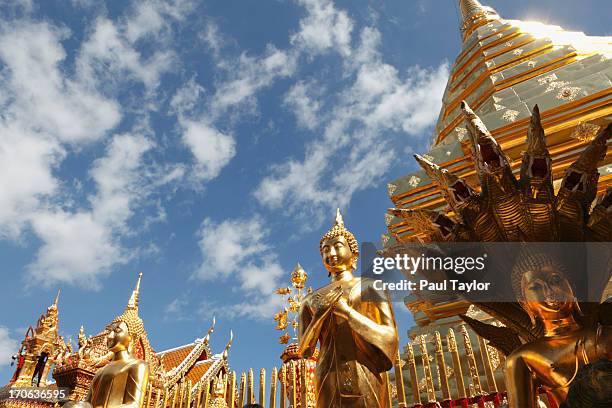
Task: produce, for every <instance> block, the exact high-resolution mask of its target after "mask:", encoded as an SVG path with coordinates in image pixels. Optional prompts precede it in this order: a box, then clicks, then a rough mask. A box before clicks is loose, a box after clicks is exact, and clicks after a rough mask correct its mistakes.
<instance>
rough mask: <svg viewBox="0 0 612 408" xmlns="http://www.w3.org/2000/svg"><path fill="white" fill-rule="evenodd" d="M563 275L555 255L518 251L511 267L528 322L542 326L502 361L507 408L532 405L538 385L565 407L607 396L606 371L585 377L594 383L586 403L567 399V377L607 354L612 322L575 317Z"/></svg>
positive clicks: (610, 354)
mask: <svg viewBox="0 0 612 408" xmlns="http://www.w3.org/2000/svg"><path fill="white" fill-rule="evenodd" d="M568 276H570V275H569V271H567V270H566V268H565V267H564V264H563V263H562V262H560V260H559V257H553V256H551V255H550V254H548V253H541V252H533V251H529V250H524V251H523V253H522V254H521V257H520V260H519V261H518V262H517V264H516V266H515V267H514V269H513V271H512V285H513V289H514V292H515V294H516V296H517V298H518V300H519V303H520V304H521V306H522V307H523V308H524V309H525V311H526V312H527V313H528V314H529V316H530V318H531V320H532V323H533V326H535V325H536V323H538V324H541V325H542V326H543V329H544V330H543V335H542V337H540V338H539V339H537V340H535V341H532V342H529V343H526V344H524V345H522V346H521V347H519V348H518V349H517V350H515V351H514V352H512V353H511V354H510V355H509V356H508V359H507V360H506V383H507V387H508V397H509V400H510V407H512V408H530V407H536V406H537V405H536V395H537V393H536V389H537V387H538V386H542V387H544V389H545V390H547V391H548V392H549V394H550V395H551V396H552V398H554V399H555V401H556V402H557V404H559V403H561V402H566V403H567V404H568V405H567V406H568V407H583V406H585V407H586V406H600V405H597V404H595V405H593V403H594V401H601V402H603V401H604V400H606V399H608V398H609V397H610V396H611V393H612V390H611V389H610V385H611V380H610V373H609V372H608V373H607V375H604V376H603V377H602V376H598V375H595V376H591V378H590V380H589V382H591V383H593V382H594V381H595V382H596V383H598V385H597V386H595V387H594V392H589V395H588V398H589V401H590V403H589V404H586V405H584V404H583V403H577V402H576V401H577V398H578V399H584V398H585V397H586V396H585V395H580V396H576V395H574V396H571V395H570V397H569V398H568V392H569V393H570V394H571V386H572V382H573V381H574V380H575V379H576V378H577V376H578V377H579V373H580V371H581V370H582V369H583V367H584V366H586V365H592V364H595V365H597V364H601V362H605V361H608V362H609V360H610V359H612V326H609V325H607V324H605V323H604V324H602V322H601V321H595V322H591V324H585V323H586V322H582V321H581V320H584V319H582V312H581V310H580V307H579V304H578V301H577V300H576V298H575V296H574V289H573V285H572V284H571V282H570V280H569V279H568ZM602 317H603V316H602ZM598 389H600V390H599V391H598ZM604 393H605V395H604ZM572 400H573V401H574V402H573V403H572ZM607 402H610V401H609V400H608V401H607ZM563 406H565V405H563ZM601 406H603V405H601Z"/></svg>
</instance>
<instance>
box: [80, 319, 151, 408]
mask: <svg viewBox="0 0 612 408" xmlns="http://www.w3.org/2000/svg"><path fill="white" fill-rule="evenodd" d="M108 331H109V333H108V336H107V344H108V348H109V350H110V351H111V352H112V353H113V358H112V361H111V362H110V363H108V364H107V365H105V366H104V367H102V368H101V369H99V370H98V371H97V372H96V375H95V376H94V378H93V380H92V382H91V386H90V388H89V393H88V395H87V398H86V400H85V401H83V402H77V403H74V404H72V406H71V407H70V408H74V407H78V408H89V407H93V408H117V407H125V408H128V407H129V408H140V407H142V405H143V402H144V397H145V392H146V389H147V384H148V381H149V366H148V364H147V363H146V362H144V361H142V360H139V359H137V358H135V357H133V356H132V355H131V354H130V352H129V347H130V343H131V341H132V338H131V336H130V333H129V329H128V325H127V324H126V323H125V322H123V321H116V322H113V323H112V324H111V325H110V326H109V327H108Z"/></svg>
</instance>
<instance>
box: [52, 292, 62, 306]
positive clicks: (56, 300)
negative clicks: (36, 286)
mask: <svg viewBox="0 0 612 408" xmlns="http://www.w3.org/2000/svg"><path fill="white" fill-rule="evenodd" d="M61 292H62V289H58V290H57V295H56V296H55V300H54V301H53V306H55V307H56V308H57V305H58V304H59V297H60V293H61Z"/></svg>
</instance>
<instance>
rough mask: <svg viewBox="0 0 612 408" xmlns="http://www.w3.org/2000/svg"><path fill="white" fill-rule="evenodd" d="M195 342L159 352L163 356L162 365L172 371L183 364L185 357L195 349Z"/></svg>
mask: <svg viewBox="0 0 612 408" xmlns="http://www.w3.org/2000/svg"><path fill="white" fill-rule="evenodd" d="M194 347H195V343H190V344H186V345H184V346H180V347H175V348H173V349H170V350H165V351H161V352H159V353H157V356H158V357H160V358H161V361H162V366H163V368H164V370H165V371H170V370H171V369H173V368H176V367H178V366H179V364H181V363H182V362H183V361H184V360H185V358H187V356H188V355H189V353H191V352H192V351H193V348H194Z"/></svg>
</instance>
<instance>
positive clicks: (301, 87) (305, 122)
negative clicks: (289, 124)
mask: <svg viewBox="0 0 612 408" xmlns="http://www.w3.org/2000/svg"><path fill="white" fill-rule="evenodd" d="M314 88H317V86H316V85H315V84H312V83H308V82H305V81H299V82H297V83H296V84H295V85H293V86H292V87H291V89H289V91H288V92H287V93H286V94H285V97H284V99H283V102H284V104H285V105H286V106H288V107H289V108H291V110H292V111H293V113H294V115H295V117H296V119H297V123H298V125H299V126H301V127H303V128H306V129H310V130H313V129H315V128H316V127H317V125H318V123H319V121H320V120H321V118H320V117H319V114H320V111H321V108H322V106H321V102H320V100H319V97H320V94H321V93H322V91H321V90H320V89H314Z"/></svg>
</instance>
